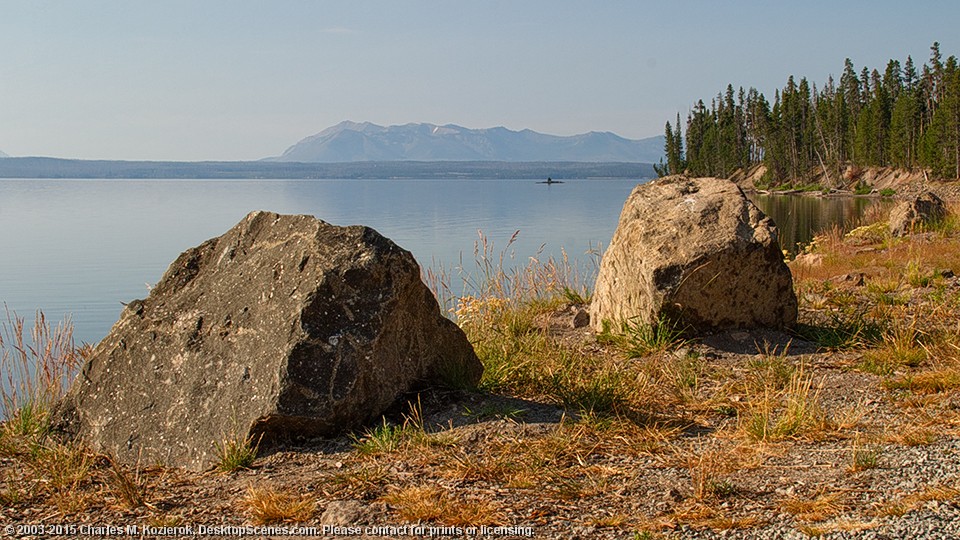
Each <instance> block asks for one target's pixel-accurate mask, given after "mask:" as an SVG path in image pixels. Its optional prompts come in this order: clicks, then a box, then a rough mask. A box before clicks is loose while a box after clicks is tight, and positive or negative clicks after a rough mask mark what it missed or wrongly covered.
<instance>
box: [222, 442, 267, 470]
mask: <svg viewBox="0 0 960 540" xmlns="http://www.w3.org/2000/svg"><path fill="white" fill-rule="evenodd" d="M262 438H263V436H261V437H260V439H258V440H257V442H256V444H254V442H253V439H254V436H253V435H252V434H251V435H249V436H246V437H243V436H240V435H234V436H228V437H224V439H223V441H222V442H215V443H214V446H215V447H216V450H217V469H218V470H220V471H221V472H227V473H229V472H234V471H238V470H241V469H249V468H250V467H251V466H252V465H253V462H254V461H255V460H256V459H257V453H258V452H259V451H260V440H261V439H262Z"/></svg>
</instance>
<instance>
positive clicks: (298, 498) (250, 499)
mask: <svg viewBox="0 0 960 540" xmlns="http://www.w3.org/2000/svg"><path fill="white" fill-rule="evenodd" d="M238 504H239V505H240V507H241V508H243V509H244V510H245V511H246V512H248V513H249V515H250V519H251V521H253V523H255V524H257V525H269V524H272V523H301V522H304V521H307V520H309V519H310V518H311V517H313V514H314V513H315V512H316V509H317V501H316V499H314V498H313V497H310V496H309V495H304V494H300V493H294V492H292V491H289V490H285V489H277V488H273V487H255V486H250V487H249V488H248V489H247V493H246V494H245V495H244V496H243V498H241V499H240V501H239V502H238Z"/></svg>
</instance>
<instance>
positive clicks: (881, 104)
mask: <svg viewBox="0 0 960 540" xmlns="http://www.w3.org/2000/svg"><path fill="white" fill-rule="evenodd" d="M665 136H666V145H665V151H666V162H661V163H660V164H659V165H658V166H656V168H657V172H658V174H660V175H661V176H662V175H666V174H677V173H680V172H683V171H686V172H687V173H688V174H691V175H694V176H720V177H727V176H730V175H731V174H733V173H734V172H735V171H737V170H738V169H742V170H745V169H747V168H749V167H751V166H754V165H759V164H762V165H764V166H765V168H766V171H767V172H766V174H765V176H764V179H763V181H764V182H765V183H766V184H768V185H774V184H791V183H793V184H796V183H803V182H805V181H807V180H808V179H809V178H810V177H812V176H813V175H823V176H826V177H827V178H835V179H837V180H839V178H840V177H841V175H842V172H843V170H844V169H845V168H846V167H847V166H849V165H854V166H862V167H873V166H879V167H896V168H904V169H912V168H917V167H920V168H923V169H926V170H929V171H930V172H931V174H932V175H934V176H936V177H942V178H960V69H958V62H957V58H956V56H953V55H951V56H950V57H948V58H947V59H946V60H945V61H944V59H943V55H942V53H941V52H940V44H939V43H937V42H935V43H934V44H933V45H932V46H931V48H930V59H929V60H928V62H927V63H925V64H923V65H922V66H920V67H919V68H918V67H917V66H916V64H915V63H914V60H913V59H912V58H911V57H910V56H907V58H906V60H905V61H904V62H903V64H901V63H900V61H899V60H890V61H889V62H888V63H887V66H886V68H885V69H884V70H883V72H882V73H881V72H880V71H878V70H877V69H872V70H870V69H868V68H867V67H863V68H862V69H861V70H860V72H859V73H858V72H857V71H856V68H855V66H854V64H853V62H852V61H851V60H850V59H849V58H847V59H846V61H845V62H844V67H843V72H842V74H841V75H840V79H839V81H837V80H835V79H834V77H833V76H832V75H830V76H829V77H828V78H827V80H826V83H824V84H822V85H820V86H818V85H817V84H816V83H811V82H810V81H808V80H807V78H806V77H803V78H801V79H800V80H799V81H797V80H796V79H795V77H794V76H793V75H791V76H790V77H789V78H788V79H787V82H786V85H785V86H784V87H783V88H781V89H777V90H776V91H775V94H774V98H773V101H772V102H771V101H770V100H768V99H767V98H766V96H764V95H763V94H762V93H761V92H759V91H758V90H757V89H756V88H753V87H751V88H750V89H749V90H744V89H743V87H740V88H739V90H737V91H735V90H734V88H733V85H732V84H730V85H727V88H726V90H725V91H724V92H721V93H719V94H717V96H716V97H714V98H713V99H711V100H710V104H709V107H708V106H707V104H705V103H704V101H703V100H699V101H698V102H697V103H696V104H695V105H694V106H693V108H692V109H691V111H690V112H689V114H688V115H687V119H686V133H685V135H684V133H683V132H682V130H681V127H680V115H679V113H678V114H677V118H676V122H675V123H674V124H671V123H670V122H667V123H666V127H665Z"/></svg>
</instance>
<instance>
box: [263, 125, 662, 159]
mask: <svg viewBox="0 0 960 540" xmlns="http://www.w3.org/2000/svg"><path fill="white" fill-rule="evenodd" d="M663 148H664V144H663V136H657V137H650V138H646V139H639V140H634V139H625V138H623V137H620V136H618V135H615V134H613V133H609V132H603V133H601V132H595V131H592V132H590V133H584V134H581V135H572V136H567V137H563V136H557V135H546V134H543V133H537V132H535V131H531V130H529V129H525V130H523V131H512V130H509V129H507V128H504V127H495V128H489V129H468V128H464V127H461V126H457V125H453V124H448V125H445V126H438V125H434V124H422V123H421V124H404V125H400V126H388V127H384V126H379V125H376V124H371V123H369V122H363V123H355V122H341V123H339V124H337V125H335V126H333V127H330V128H327V129H325V130H323V131H321V132H320V133H317V134H316V135H312V136H310V137H307V138H305V139H303V140H301V141H300V142H298V143H296V144H294V145H293V146H291V147H290V148H288V149H287V150H286V151H285V152H284V153H283V154H282V155H280V156H278V157H275V158H268V159H267V160H268V161H285V162H304V163H347V162H358V161H507V162H521V161H566V162H572V161H579V162H597V163H599V162H632V163H656V162H658V161H660V159H661V157H662V156H663Z"/></svg>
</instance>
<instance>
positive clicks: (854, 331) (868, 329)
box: [795, 305, 884, 350]
mask: <svg viewBox="0 0 960 540" xmlns="http://www.w3.org/2000/svg"><path fill="white" fill-rule="evenodd" d="M883 331H884V326H883V325H882V324H880V323H879V322H877V321H875V320H873V319H872V318H870V317H868V316H867V311H866V309H864V308H862V307H859V306H853V305H851V306H847V307H845V308H843V309H838V310H836V311H830V312H829V313H828V314H827V315H826V317H825V319H824V320H822V321H820V322H819V323H817V324H810V323H801V324H798V325H797V327H796V329H795V333H796V334H797V336H799V337H800V338H803V339H805V340H807V341H812V342H814V343H816V344H817V345H819V346H820V347H822V348H824V349H836V350H848V349H858V348H863V347H866V346H870V345H873V344H876V343H879V342H880V341H881V340H882V339H883Z"/></svg>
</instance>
